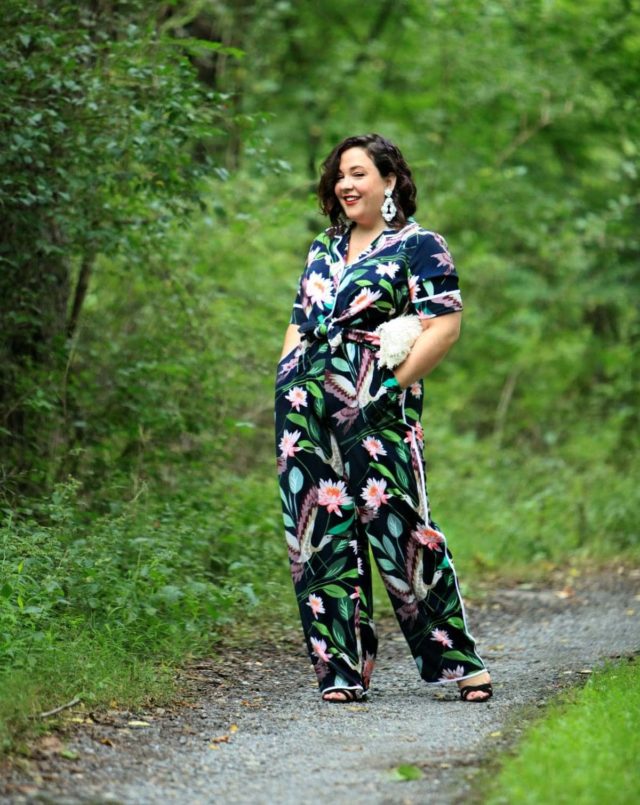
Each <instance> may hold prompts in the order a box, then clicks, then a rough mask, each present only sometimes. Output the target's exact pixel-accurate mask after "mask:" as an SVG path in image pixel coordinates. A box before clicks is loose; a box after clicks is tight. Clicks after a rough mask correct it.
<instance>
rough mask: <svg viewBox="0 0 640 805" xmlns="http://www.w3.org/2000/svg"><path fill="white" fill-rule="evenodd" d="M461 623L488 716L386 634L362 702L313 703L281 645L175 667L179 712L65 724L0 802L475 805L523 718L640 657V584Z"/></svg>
mask: <svg viewBox="0 0 640 805" xmlns="http://www.w3.org/2000/svg"><path fill="white" fill-rule="evenodd" d="M469 610H470V611H469V617H470V621H471V626H472V631H473V633H474V635H475V636H476V638H477V639H478V647H479V651H480V654H481V656H483V657H484V659H485V660H486V661H487V663H488V665H489V667H490V670H491V672H492V675H493V680H494V688H495V695H494V698H493V699H492V700H491V701H490V702H489V703H487V704H471V703H463V702H461V701H460V700H459V698H458V694H457V690H456V687H455V686H447V687H431V688H427V687H426V686H425V685H424V683H422V682H421V680H420V679H419V678H418V675H417V672H416V669H415V666H414V664H413V661H412V660H411V658H410V655H409V654H408V650H407V648H406V644H405V642H404V640H403V638H402V636H401V635H400V633H399V630H398V628H397V627H396V626H395V624H394V623H391V622H390V621H384V622H383V623H382V624H381V626H380V632H381V635H380V637H381V641H380V642H381V647H380V654H379V662H378V666H377V668H376V671H375V673H374V677H373V686H372V690H371V692H370V697H369V700H368V702H366V703H359V704H350V705H345V704H328V703H323V702H321V701H320V699H319V695H318V692H317V687H316V683H315V679H314V677H313V674H312V672H311V667H310V665H309V663H308V661H307V659H306V657H305V655H304V652H303V650H302V646H301V640H300V638H299V637H298V635H297V634H295V635H291V634H289V633H288V634H287V635H286V636H285V637H283V640H282V641H281V643H280V645H278V646H273V645H259V644H258V645H256V646H255V647H254V649H253V650H249V649H245V650H240V649H230V650H229V651H227V652H226V653H225V656H224V658H220V659H217V660H212V661H204V662H200V663H197V664H194V665H192V666H191V667H189V668H187V669H185V670H184V672H183V673H184V676H185V682H186V684H187V691H188V693H187V696H186V699H185V700H184V701H183V702H182V703H180V706H177V707H175V708H166V709H162V708H155V709H154V708H151V709H149V710H148V711H144V712H137V713H135V714H134V713H127V712H121V711H109V712H107V713H93V714H86V713H85V714H83V718H82V719H80V720H81V721H83V723H77V722H73V721H71V719H72V718H76V719H78V717H79V716H78V711H76V712H75V715H71V714H70V715H69V716H68V717H66V718H67V727H66V729H65V731H64V732H63V733H62V734H61V735H59V736H50V737H48V738H44V739H40V741H38V742H35V743H34V745H33V747H32V750H31V757H30V759H28V760H23V761H21V762H20V763H15V762H14V764H13V765H11V766H7V767H5V769H4V775H3V777H4V779H5V783H4V784H3V786H4V789H3V799H2V801H3V802H8V803H27V802H35V801H38V802H42V801H46V802H49V803H60V804H62V803H65V805H76V804H78V805H79V803H89V802H91V803H107V802H111V803H114V802H118V803H123V804H125V803H126V805H133V803H135V804H136V805H143V804H146V803H149V804H151V803H161V802H174V803H190V805H196V804H197V803H203V804H204V803H213V802H216V803H251V804H252V805H254V804H256V803H265V805H266V803H269V804H270V805H271V803H292V804H293V803H296V804H297V803H298V802H300V800H301V799H304V800H306V801H316V800H317V801H322V800H326V799H328V798H330V799H331V801H332V802H334V803H345V805H346V803H359V802H363V803H364V802H367V803H380V805H382V803H394V802H403V803H416V805H417V804H418V803H427V802H428V803H443V805H444V803H447V804H448V803H458V802H470V801H481V798H482V797H481V792H480V791H477V790H475V788H474V779H475V776H476V773H477V771H478V770H480V769H482V768H483V767H486V765H487V764H488V763H490V762H492V761H494V760H495V758H496V755H497V753H499V752H500V751H501V750H502V749H504V748H505V747H506V746H508V745H510V744H511V743H513V741H514V740H516V738H517V736H518V733H519V731H520V730H521V728H522V726H523V724H524V722H525V721H526V719H527V718H530V717H531V714H532V709H531V707H532V705H533V706H536V705H542V704H543V703H544V702H546V701H547V700H548V699H549V698H550V697H552V696H554V695H555V694H556V693H558V692H559V691H560V690H562V689H563V688H565V687H567V686H569V685H571V684H576V683H578V682H579V680H582V679H585V678H587V677H588V674H589V672H590V670H591V669H592V668H593V667H594V666H595V665H596V664H599V663H601V662H603V661H605V660H607V659H613V658H618V657H621V656H628V655H629V654H631V653H633V652H636V651H637V650H638V649H639V647H640V571H638V570H630V569H628V568H617V569H616V568H612V569H609V570H605V571H602V572H600V573H598V574H597V575H592V576H589V577H578V578H577V579H575V581H574V582H572V586H571V587H567V586H564V585H563V584H559V585H556V586H554V587H552V588H545V589H532V588H530V587H529V586H524V585H523V586H520V587H517V588H512V589H506V588H505V589H497V590H495V591H494V592H493V593H492V594H491V595H490V596H488V597H487V598H486V600H485V601H484V602H482V603H479V604H476V605H475V606H473V607H469ZM136 722H137V723H136ZM412 777H419V779H407V778H412Z"/></svg>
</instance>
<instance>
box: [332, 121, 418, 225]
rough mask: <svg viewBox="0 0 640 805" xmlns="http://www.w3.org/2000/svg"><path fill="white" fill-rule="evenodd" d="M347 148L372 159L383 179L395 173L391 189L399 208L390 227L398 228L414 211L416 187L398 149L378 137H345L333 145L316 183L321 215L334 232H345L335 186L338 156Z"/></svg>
mask: <svg viewBox="0 0 640 805" xmlns="http://www.w3.org/2000/svg"><path fill="white" fill-rule="evenodd" d="M349 148H362V149H363V150H364V151H366V152H367V154H368V155H369V156H370V157H371V159H372V161H373V163H374V164H375V166H376V168H377V169H378V170H379V172H380V175H381V176H382V177H383V178H384V177H385V176H388V175H389V174H390V173H393V174H395V177H396V185H395V187H394V188H393V200H394V202H395V205H396V207H397V209H398V212H397V214H396V217H395V218H394V219H393V221H392V225H393V226H395V227H397V228H398V229H400V228H401V227H403V226H404V225H405V224H406V222H407V218H409V216H411V215H413V213H414V212H415V211H416V192H417V191H416V186H415V184H414V182H413V178H412V176H411V170H410V168H409V166H408V165H407V163H406V162H405V159H404V157H403V156H402V154H401V153H400V149H399V148H398V147H397V146H395V145H394V144H393V143H392V142H391V141H390V140H387V139H386V138H385V137H382V136H381V135H380V134H360V135H357V136H355V137H347V138H346V139H344V140H343V141H342V142H341V143H339V144H338V145H336V147H335V148H334V149H333V151H332V152H331V153H330V154H329V156H328V157H327V158H326V159H325V161H324V162H323V163H322V176H321V177H320V182H319V184H318V200H319V202H320V209H321V210H322V212H323V213H324V215H328V216H329V219H330V220H331V223H332V224H333V226H334V228H335V229H336V230H337V231H341V230H343V229H344V222H343V219H342V216H341V213H342V207H341V205H340V202H339V201H338V198H337V196H336V193H335V186H336V182H337V180H338V173H339V172H340V157H341V156H342V154H343V153H344V152H345V151H348V150H349Z"/></svg>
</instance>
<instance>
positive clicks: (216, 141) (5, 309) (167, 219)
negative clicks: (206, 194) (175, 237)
mask: <svg viewBox="0 0 640 805" xmlns="http://www.w3.org/2000/svg"><path fill="white" fill-rule="evenodd" d="M159 11H160V5H159V4H153V3H152V4H147V3H143V2H140V1H139V0H132V1H131V2H127V3H120V4H117V8H116V10H111V9H107V8H105V9H103V8H102V7H101V5H100V4H98V5H95V4H84V3H76V4H69V3H68V4H62V5H60V4H57V5H56V4H47V3H40V2H35V0H32V1H31V2H27V3H23V2H16V0H10V2H8V3H6V4H5V5H4V6H3V21H4V25H3V26H2V29H1V31H0V70H1V71H2V74H3V82H2V86H1V87H0V127H1V128H2V131H3V136H2V138H1V140H0V169H1V171H2V179H1V181H0V210H2V215H0V241H1V243H2V246H0V269H1V270H0V385H1V388H2V393H1V394H0V425H1V426H2V430H1V431H0V444H1V445H2V447H3V448H4V451H6V452H8V451H10V453H9V455H10V459H11V463H12V465H13V466H12V468H11V471H10V473H9V476H8V479H7V480H9V482H10V489H11V488H14V487H17V486H19V485H21V486H22V487H23V488H24V487H25V486H28V485H27V484H26V483H25V479H24V477H20V473H21V474H22V475H24V474H25V473H26V472H33V475H32V477H31V487H32V488H33V487H35V488H36V489H42V488H43V487H45V488H46V486H47V485H48V484H50V482H51V479H52V478H54V479H55V477H56V473H57V468H56V462H57V460H58V459H59V455H60V452H61V448H62V449H64V447H66V446H67V444H66V442H67V438H66V437H67V433H66V432H65V426H66V423H64V422H63V421H61V416H60V415H61V414H62V416H63V417H64V416H65V415H66V414H67V408H68V406H69V405H71V404H72V403H73V401H72V400H70V399H69V390H68V388H67V386H66V372H65V364H67V363H68V360H69V354H70V350H71V349H72V348H73V342H72V340H71V339H72V338H73V336H74V335H75V334H76V330H77V326H78V321H79V316H80V312H81V310H82V305H83V302H84V298H85V294H86V291H87V287H88V285H89V282H90V278H91V273H92V270H93V264H94V261H95V259H96V256H97V255H99V254H100V255H105V254H113V253H116V252H120V253H123V254H124V255H126V257H127V258H128V259H129V260H130V261H132V262H133V261H135V260H136V259H141V256H142V255H143V254H147V255H148V254H149V253H150V252H151V251H152V250H154V249H156V248H158V243H159V239H161V238H162V237H165V236H166V231H167V227H168V226H169V225H170V224H171V223H172V222H173V221H174V220H175V219H176V217H180V216H183V215H185V214H186V213H188V212H189V211H191V210H193V209H195V208H197V207H198V206H199V205H200V204H201V203H202V201H201V195H200V183H199V179H200V177H203V176H205V175H207V174H209V173H211V171H212V170H218V171H221V168H215V164H216V163H215V149H216V147H217V148H218V149H219V148H220V143H221V141H222V140H223V138H224V130H225V125H226V123H225V121H226V119H227V118H230V115H229V114H228V113H227V111H226V110H225V98H223V97H222V96H220V95H219V94H216V93H214V92H212V91H207V90H205V89H204V88H203V87H202V85H201V84H199V83H198V81H197V78H196V72H195V68H194V66H193V64H192V63H191V61H190V59H189V57H188V53H189V51H190V50H191V49H192V47H193V42H191V41H190V42H189V43H188V44H187V46H186V47H185V48H184V49H182V48H180V47H179V46H177V43H176V40H175V39H172V38H170V37H169V36H168V35H165V34H163V33H162V31H161V29H160V28H159V26H158V22H157V15H158V13H159ZM223 50H224V49H223ZM196 148H197V154H196ZM74 286H75V287H74ZM3 437H4V438H3ZM38 453H39V454H40V456H41V458H44V460H45V463H42V462H40V463H38V462H37V457H38ZM36 468H37V469H36ZM34 469H35V472H34ZM13 473H17V474H18V478H17V479H16V481H15V482H14V483H11V474H13Z"/></svg>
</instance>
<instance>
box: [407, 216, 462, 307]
mask: <svg viewBox="0 0 640 805" xmlns="http://www.w3.org/2000/svg"><path fill="white" fill-rule="evenodd" d="M409 291H410V296H411V302H412V305H413V308H414V310H415V312H416V313H417V314H418V315H419V316H424V317H426V318H433V317H434V316H443V315H445V314H447V313H455V312H456V311H458V310H462V298H461V296H460V289H459V287H458V274H457V273H456V269H455V266H454V264H453V259H452V257H451V255H450V254H449V248H448V246H447V242H446V240H445V239H444V238H443V237H442V235H439V234H438V233H437V232H429V231H427V230H422V231H421V232H419V233H418V234H417V236H416V244H415V247H414V249H413V252H412V254H411V257H410V260H409Z"/></svg>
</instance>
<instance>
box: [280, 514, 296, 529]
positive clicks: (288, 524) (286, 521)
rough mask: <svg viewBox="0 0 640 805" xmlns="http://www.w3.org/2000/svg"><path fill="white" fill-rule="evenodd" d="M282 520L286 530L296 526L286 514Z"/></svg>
mask: <svg viewBox="0 0 640 805" xmlns="http://www.w3.org/2000/svg"><path fill="white" fill-rule="evenodd" d="M282 519H283V520H284V524H285V527H286V528H295V527H296V524H295V523H294V522H293V520H292V519H291V517H289V515H288V514H283V515H282Z"/></svg>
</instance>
